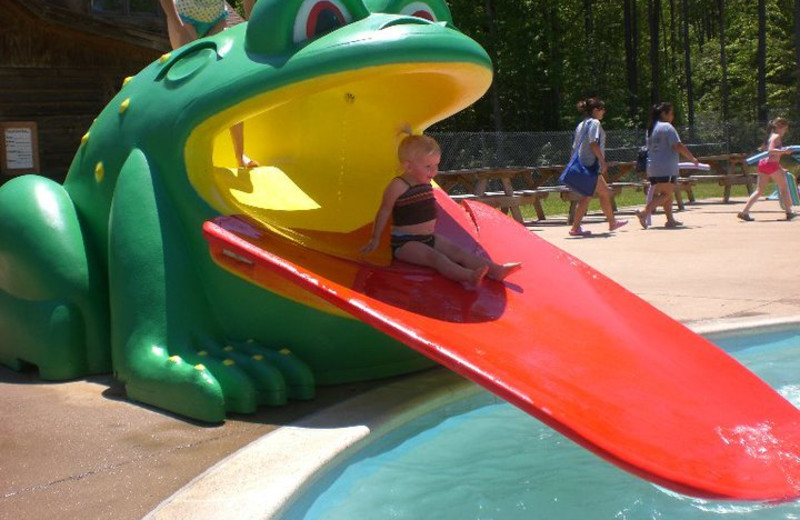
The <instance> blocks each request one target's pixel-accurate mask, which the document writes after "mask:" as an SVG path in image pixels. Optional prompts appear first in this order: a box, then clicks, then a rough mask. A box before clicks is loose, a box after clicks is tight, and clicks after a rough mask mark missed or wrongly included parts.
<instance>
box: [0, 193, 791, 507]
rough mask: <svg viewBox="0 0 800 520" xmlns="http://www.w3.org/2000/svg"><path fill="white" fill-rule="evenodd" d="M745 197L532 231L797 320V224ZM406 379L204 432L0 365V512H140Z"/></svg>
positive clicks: (687, 318) (680, 298) (673, 289)
mask: <svg viewBox="0 0 800 520" xmlns="http://www.w3.org/2000/svg"><path fill="white" fill-rule="evenodd" d="M742 205H743V200H741V199H739V200H734V202H733V203H731V204H727V205H723V204H719V203H714V204H709V203H701V204H695V205H690V206H687V208H688V209H687V211H685V212H682V213H680V214H678V218H679V219H680V220H682V221H683V222H684V223H685V224H686V227H685V228H682V229H674V230H665V229H662V228H659V227H658V226H660V225H661V224H662V223H663V216H660V215H656V216H655V217H654V224H655V225H656V227H654V228H651V229H648V230H642V229H641V228H640V227H639V225H638V222H637V221H636V218H635V217H634V216H632V215H630V216H625V215H622V218H629V219H630V223H629V224H628V226H627V227H625V228H623V229H621V230H619V231H617V232H614V233H612V234H607V233H604V232H603V231H604V230H605V229H606V225H605V223H603V222H601V221H600V220H598V218H597V216H591V217H590V218H589V219H587V221H586V224H585V228H586V229H590V230H592V231H594V233H595V235H594V236H593V237H591V238H580V239H575V238H571V237H569V236H568V235H567V228H566V227H565V226H563V225H558V226H553V225H541V226H539V225H532V226H531V230H532V231H533V232H535V233H536V234H538V235H539V236H541V237H543V238H545V239H546V240H548V241H550V242H552V243H553V244H555V245H556V246H558V247H560V248H562V249H564V250H566V251H568V252H569V253H572V254H573V255H575V256H577V257H578V258H580V259H582V260H583V261H585V262H586V263H588V264H589V265H591V266H593V267H595V268H596V269H598V270H599V271H601V272H603V273H604V274H606V275H608V276H609V277H611V278H612V279H614V280H616V281H617V282H619V283H620V284H622V285H623V286H625V287H627V288H628V289H630V290H631V291H633V292H634V293H636V294H638V295H639V296H641V297H642V298H644V299H645V300H647V301H649V302H650V303H652V304H653V305H655V306H656V307H658V308H660V309H661V310H663V311H664V312H666V313H667V314H669V315H671V316H673V317H675V318H676V319H678V320H680V321H682V322H684V323H687V324H693V325H697V324H702V323H706V322H713V321H719V320H725V319H730V318H743V317H761V318H787V317H798V316H800V282H798V275H797V273H798V268H799V267H798V260H800V221H793V222H784V221H779V219H780V218H782V216H783V213H782V212H781V211H780V208H779V207H778V205H777V203H776V202H772V201H768V202H767V201H765V202H760V203H759V204H758V205H756V207H755V211H754V212H753V213H752V214H753V216H754V217H755V218H756V219H757V221H756V222H752V223H743V222H739V221H738V220H736V218H735V214H736V212H737V211H738V209H739V208H741V206H742ZM437 370H441V369H436V370H434V371H433V374H434V376H435V373H436V371H437ZM429 376H430V375H426V376H425V377H429ZM404 379H405V378H396V379H395V380H390V381H383V382H379V383H364V384H353V385H343V386H338V387H331V388H324V389H321V391H320V396H319V397H318V398H317V399H316V400H315V401H314V402H311V403H295V404H293V405H292V406H290V407H287V408H279V409H264V410H261V411H260V412H259V413H258V414H256V415H254V416H247V417H232V418H230V419H229V420H228V421H227V422H226V423H225V424H224V425H221V426H214V427H209V426H204V425H201V424H196V423H192V422H188V421H185V420H183V419H181V418H177V417H174V416H170V415H167V414H164V413H162V412H159V411H157V410H153V409H149V408H147V407H144V406H141V405H137V404H132V403H130V402H128V401H126V400H125V399H124V395H123V392H122V389H121V387H120V385H118V384H117V383H115V382H114V381H113V380H112V379H111V378H110V377H97V378H90V379H87V380H81V381H73V382H67V383H43V382H41V381H39V380H36V379H35V378H32V377H30V376H29V375H26V374H17V373H14V372H12V371H10V370H7V369H5V368H0V395H2V398H0V416H2V418H3V420H2V424H0V519H12V518H13V519H15V520H16V519H19V520H24V519H41V518H59V519H63V520H71V519H81V520H83V519H89V518H114V519H116V520H126V519H139V518H142V517H143V516H145V515H146V514H147V513H148V512H150V511H151V510H153V509H155V508H156V507H157V506H158V505H159V504H161V503H162V502H163V501H164V500H165V499H167V498H168V497H170V496H172V495H173V494H174V493H175V492H176V491H178V490H180V489H182V488H184V486H186V485H187V484H188V483H190V482H191V481H193V479H195V478H196V477H197V476H198V475H200V474H201V473H203V472H204V471H205V470H206V469H207V468H209V467H211V466H212V465H214V464H215V463H217V462H218V461H221V460H223V459H226V457H228V456H229V455H231V454H233V453H234V452H236V451H237V450H239V449H240V448H242V447H245V446H248V445H250V443H251V442H253V441H256V440H258V439H260V438H262V437H263V436H264V435H266V434H268V433H270V432H272V431H274V430H275V429H276V427H279V426H282V425H286V424H290V423H293V422H295V421H297V420H298V419H300V418H302V417H304V416H308V415H309V414H310V413H312V412H316V411H321V410H328V409H330V408H331V407H332V406H336V405H337V404H339V403H342V402H343V401H345V400H347V399H349V398H351V397H354V396H358V395H362V394H363V393H364V392H365V391H367V390H371V389H375V388H377V389H381V388H385V387H386V386H388V385H392V384H397V383H398V382H400V383H402V382H403V380H404ZM260 443H261V444H262V445H263V441H260ZM255 444H256V445H257V444H259V443H255ZM241 455H242V452H240V453H239V456H240V457H241ZM253 478H257V475H254V476H253ZM214 485H216V486H219V485H222V483H219V482H216V483H215V484H214ZM208 493H210V494H213V493H214V490H213V489H211V490H209V491H208ZM264 493H269V491H267V490H266V489H264ZM236 517H237V515H236V514H235V505H231V516H230V518H236Z"/></svg>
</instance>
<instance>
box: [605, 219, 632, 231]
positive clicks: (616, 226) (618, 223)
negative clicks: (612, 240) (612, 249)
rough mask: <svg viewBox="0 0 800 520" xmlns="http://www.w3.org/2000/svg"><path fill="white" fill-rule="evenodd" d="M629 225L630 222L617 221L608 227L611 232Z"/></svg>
mask: <svg viewBox="0 0 800 520" xmlns="http://www.w3.org/2000/svg"><path fill="white" fill-rule="evenodd" d="M627 225H628V221H627V220H615V221H614V223H613V224H611V225H610V226H608V230H609V231H616V230H618V229H619V228H621V227H622V226H627Z"/></svg>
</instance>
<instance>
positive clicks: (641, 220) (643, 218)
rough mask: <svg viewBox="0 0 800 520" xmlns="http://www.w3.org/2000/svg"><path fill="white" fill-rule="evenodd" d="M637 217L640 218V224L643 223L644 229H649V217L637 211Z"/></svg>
mask: <svg viewBox="0 0 800 520" xmlns="http://www.w3.org/2000/svg"><path fill="white" fill-rule="evenodd" d="M636 218H638V219H639V224H641V225H642V229H647V217H645V216H644V213H642V212H641V211H636Z"/></svg>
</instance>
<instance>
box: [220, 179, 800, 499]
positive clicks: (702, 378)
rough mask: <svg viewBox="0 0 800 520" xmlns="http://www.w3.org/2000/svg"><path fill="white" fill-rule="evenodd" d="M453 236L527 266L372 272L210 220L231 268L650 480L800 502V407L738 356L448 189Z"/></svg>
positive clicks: (706, 493)
mask: <svg viewBox="0 0 800 520" xmlns="http://www.w3.org/2000/svg"><path fill="white" fill-rule="evenodd" d="M436 196H437V200H438V202H439V205H440V218H439V221H438V224H437V226H438V228H437V232H438V233H442V234H445V235H446V236H448V237H449V238H451V239H452V240H455V241H457V242H458V243H460V244H461V245H462V246H465V247H471V248H473V249H474V250H482V251H483V252H484V254H486V255H488V256H489V257H491V258H492V259H493V260H495V261H497V262H500V263H503V262H511V261H520V262H522V263H523V267H522V269H520V270H519V271H517V272H515V273H513V274H512V275H511V276H509V277H508V278H507V279H506V280H505V281H504V282H497V281H493V280H486V281H484V282H483V284H482V285H481V286H480V287H479V288H478V289H477V290H475V291H468V290H465V289H464V288H463V287H462V286H461V285H460V284H457V283H454V282H452V281H449V280H446V279H444V278H442V277H441V276H439V275H437V274H435V273H433V272H432V271H430V270H428V269H424V268H420V267H415V266H409V265H407V264H397V263H395V264H393V265H392V266H389V267H376V266H369V265H365V264H361V263H357V262H353V261H350V260H345V259H339V258H335V257H332V256H328V255H325V254H324V253H317V252H315V251H312V250H310V249H308V248H304V247H301V246H298V245H294V244H292V243H291V242H289V241H287V240H285V239H281V238H280V237H277V236H276V235H273V234H272V233H270V232H269V231H267V230H266V229H264V228H263V227H261V226H259V225H258V224H256V223H253V222H252V221H250V220H248V219H246V218H244V217H236V216H226V217H219V218H217V219H214V220H212V221H208V222H206V224H205V226H204V233H205V236H206V239H207V240H208V242H209V244H210V249H211V254H212V255H213V257H214V259H215V261H217V262H218V263H219V264H221V265H222V266H224V267H225V268H227V269H230V270H232V271H235V272H238V273H239V274H241V275H242V276H244V277H246V278H248V279H250V280H252V281H253V282H254V283H257V284H259V285H263V286H265V287H266V288H268V289H269V288H270V287H269V284H268V283H267V282H265V281H264V280H268V279H270V278H273V279H274V277H275V275H278V276H280V277H282V279H285V280H288V281H290V282H292V283H293V284H296V286H297V287H299V288H300V289H302V290H303V291H307V292H308V293H310V294H313V295H314V296H315V297H318V298H322V299H323V300H325V301H327V302H329V303H330V304H332V305H335V306H336V307H339V308H340V309H342V310H344V311H346V312H348V313H350V314H352V315H353V316H354V317H355V318H357V319H359V320H361V321H363V322H365V323H367V324H369V325H371V326H373V327H375V328H376V329H378V330H380V331H382V332H384V333H385V334H388V335H389V336H391V337H393V338H395V339H397V340H398V341H401V342H403V343H404V344H406V345H408V346H409V347H410V348H413V349H415V350H417V351H419V352H421V353H422V354H424V355H425V356H428V357H429V358H431V359H433V360H435V361H437V362H438V363H440V364H442V365H444V366H446V367H447V368H449V369H450V370H453V371H454V372H457V373H459V374H461V375H462V376H464V377H466V378H468V379H470V380H472V381H474V382H475V383H477V384H479V385H481V386H483V387H485V388H486V389H487V390H489V391H490V392H492V393H494V394H496V395H498V396H499V397H501V398H503V399H505V400H506V401H508V402H510V403H512V404H514V405H515V406H517V407H519V408H521V409H522V410H524V411H525V412H527V413H529V414H531V415H532V416H534V417H536V418H537V419H539V420H541V421H543V422H544V423H546V424H548V425H549V426H551V427H552V428H554V429H555V430H557V431H559V432H561V433H562V434H564V435H566V436H567V437H569V438H570V439H572V440H573V441H575V442H577V443H578V444H580V445H581V446H583V447H584V448H586V449H588V450H591V451H592V452H594V453H596V454H597V455H599V456H601V457H603V458H605V459H606V460H608V461H609V462H611V463H613V464H616V465H617V466H619V467H621V468H623V469H625V470H627V471H630V472H631V473H634V474H636V475H638V476H640V477H641V478H644V479H646V480H649V481H652V482H654V483H656V484H659V485H662V486H664V487H667V488H670V489H672V490H675V491H678V492H681V493H684V494H687V495H692V496H698V497H705V498H718V499H739V500H790V499H793V498H796V497H798V496H800V411H798V410H797V409H796V408H795V407H794V406H792V404H791V403H789V402H788V401H786V400H785V399H784V398H783V397H781V396H780V395H779V394H778V393H776V392H775V391H774V390H773V389H772V388H770V387H769V385H767V384H766V383H764V382H763V381H762V380H761V379H759V378H758V377H756V376H755V375H754V374H753V373H752V372H750V371H749V370H748V369H747V368H745V367H744V366H742V365H741V364H739V363H738V362H737V361H736V360H734V359H733V358H731V357H730V356H729V355H728V354H726V353H725V352H723V351H722V350H721V349H719V348H718V347H716V346H714V345H712V344H711V343H709V342H708V341H707V340H705V339H704V338H702V337H700V336H698V335H697V334H695V333H694V332H692V331H690V330H689V329H687V328H686V327H684V326H683V325H681V324H680V323H678V322H677V321H675V320H673V319H672V318H670V317H668V316H667V315H665V314H663V313H662V312H660V311H659V310H657V309H655V308H654V307H652V306H651V305H650V304H648V303H647V302H645V301H643V300H642V299H640V298H639V297H637V296H635V295H634V294H632V293H630V292H629V291H628V290H626V289H624V288H623V287H621V286H620V285H618V284H616V283H615V282H613V281H611V280H610V279H608V278H607V277H605V276H603V275H602V274H600V273H598V272H597V271H595V270H594V269H592V268H591V267H589V266H588V265H586V264H584V263H583V262H581V261H580V260H578V259H577V258H575V257H573V256H571V255H569V254H567V253H565V252H564V251H561V250H560V249H558V248H556V247H555V246H553V245H551V244H549V243H548V242H546V241H544V240H542V239H540V238H538V237H537V236H536V235H534V234H533V233H531V232H529V231H528V230H526V229H525V228H524V227H523V226H521V225H519V224H518V223H517V222H516V221H514V220H512V219H510V218H508V217H506V216H505V215H503V214H502V213H500V212H498V211H496V210H494V209H492V208H490V207H488V206H485V205H483V204H480V203H472V202H469V201H466V202H464V205H463V206H459V205H458V204H456V203H455V202H453V201H452V200H450V199H449V198H448V197H447V196H446V195H445V194H444V193H443V192H442V191H441V190H438V189H437V190H436Z"/></svg>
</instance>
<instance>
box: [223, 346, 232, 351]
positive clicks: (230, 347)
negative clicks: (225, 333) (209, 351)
mask: <svg viewBox="0 0 800 520" xmlns="http://www.w3.org/2000/svg"><path fill="white" fill-rule="evenodd" d="M222 350H224V351H225V352H233V347H232V346H231V345H228V346H227V347H225V348H224V349H222Z"/></svg>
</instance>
